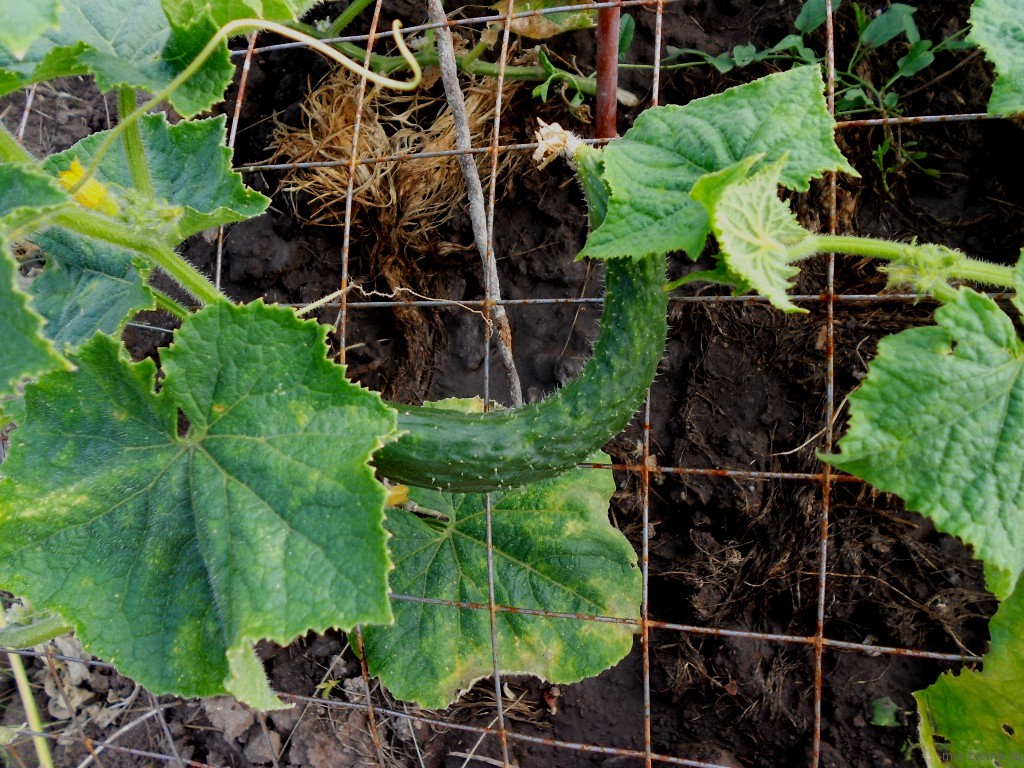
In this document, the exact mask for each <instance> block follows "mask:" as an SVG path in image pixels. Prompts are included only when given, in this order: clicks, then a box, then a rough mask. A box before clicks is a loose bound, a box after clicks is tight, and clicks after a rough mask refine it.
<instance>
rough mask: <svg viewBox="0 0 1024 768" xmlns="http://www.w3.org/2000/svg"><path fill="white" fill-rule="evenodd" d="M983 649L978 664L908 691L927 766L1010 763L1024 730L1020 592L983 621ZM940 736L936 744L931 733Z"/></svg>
mask: <svg viewBox="0 0 1024 768" xmlns="http://www.w3.org/2000/svg"><path fill="white" fill-rule="evenodd" d="M989 633H990V634H991V638H992V639H991V641H990V642H989V652H988V653H986V654H985V657H984V664H983V668H982V669H981V670H980V671H979V670H969V669H965V670H962V671H961V672H960V673H959V674H958V675H954V674H953V673H951V672H945V673H943V675H942V676H941V677H939V679H938V680H937V681H936V682H935V684H934V685H932V686H931V687H929V688H925V689H924V690H923V691H918V692H917V693H915V694H914V698H915V699H917V706H918V712H919V713H920V715H921V741H920V744H921V751H922V753H923V754H924V758H925V763H927V765H928V768H939V766H952V768H968V767H969V766H975V765H980V764H983V763H982V761H981V760H980V759H978V758H977V756H979V755H991V756H993V759H991V760H989V761H986V762H985V763H984V764H987V765H996V764H997V762H996V760H1000V758H998V757H996V756H998V755H1003V756H1004V757H1003V758H1002V759H1001V760H1000V762H1001V763H1002V764H1003V765H1012V764H1013V762H1014V761H1013V760H1012V759H1010V758H1009V756H1011V755H1014V754H1020V751H1021V746H1020V734H1021V733H1024V699H1022V698H1021V695H1020V692H1021V690H1022V688H1024V657H1022V656H1021V654H1020V639H1021V638H1022V637H1024V590H1022V589H1019V588H1018V589H1016V590H1015V591H1014V593H1013V594H1012V595H1010V597H1008V598H1007V599H1006V600H1004V601H1003V603H1002V604H1001V605H1000V606H999V610H998V611H997V612H996V615H995V616H993V617H992V621H991V622H990V623H989ZM936 736H940V737H942V739H943V742H942V744H941V745H940V744H937V743H936V740H935V737H936Z"/></svg>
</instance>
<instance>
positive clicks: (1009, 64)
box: [968, 0, 1024, 115]
mask: <svg viewBox="0 0 1024 768" xmlns="http://www.w3.org/2000/svg"><path fill="white" fill-rule="evenodd" d="M968 39H969V40H970V41H971V42H972V43H975V44H977V45H980V46H981V47H982V49H984V51H985V55H986V56H987V57H988V59H989V61H991V62H992V63H993V64H994V65H995V68H996V81H995V83H994V84H993V85H992V96H991V97H990V98H989V102H988V111H989V114H993V115H1016V114H1019V113H1021V112H1024V0H975V2H974V5H972V6H971V32H970V35H969V36H968Z"/></svg>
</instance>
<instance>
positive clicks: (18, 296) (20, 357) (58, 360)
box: [0, 230, 67, 426]
mask: <svg viewBox="0 0 1024 768" xmlns="http://www.w3.org/2000/svg"><path fill="white" fill-rule="evenodd" d="M16 270H17V263H16V262H15V261H14V259H13V257H12V256H11V254H10V246H9V244H8V242H7V240H6V238H5V237H4V234H3V231H2V230H0V339H3V343H2V344H0V395H4V394H8V393H10V392H12V391H13V390H14V387H15V385H17V384H19V383H20V382H21V381H22V380H23V379H26V378H28V377H30V376H37V375H39V374H41V373H44V372H46V371H51V370H54V369H56V368H66V367H67V363H66V362H65V361H64V359H63V358H62V357H61V356H60V355H58V354H57V353H56V352H55V351H54V349H53V345H52V344H51V343H50V342H49V341H48V340H47V339H46V337H45V336H44V335H43V333H42V328H43V318H42V317H41V316H40V315H39V314H38V313H37V312H36V311H35V310H34V309H32V307H31V306H30V305H29V301H28V296H26V295H25V294H24V293H22V292H21V291H20V290H18V287H17V285H16V284H15V282H14V276H15V273H16ZM0 426H3V425H2V424H0Z"/></svg>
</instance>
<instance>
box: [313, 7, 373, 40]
mask: <svg viewBox="0 0 1024 768" xmlns="http://www.w3.org/2000/svg"><path fill="white" fill-rule="evenodd" d="M372 2H373V0H353V2H352V3H351V4H350V5H349V6H348V7H347V8H346V9H345V10H344V11H342V12H341V14H340V15H339V16H338V18H336V19H335V20H334V21H333V22H332V23H331V26H329V27H328V28H327V33H326V35H325V36H326V37H337V36H338V35H340V34H341V32H342V30H344V29H345V27H347V26H348V25H349V24H351V23H352V21H353V19H355V17H356V16H358V15H359V14H360V13H362V12H363V11H364V10H366V9H367V8H368V7H369V6H370V4H371V3H372Z"/></svg>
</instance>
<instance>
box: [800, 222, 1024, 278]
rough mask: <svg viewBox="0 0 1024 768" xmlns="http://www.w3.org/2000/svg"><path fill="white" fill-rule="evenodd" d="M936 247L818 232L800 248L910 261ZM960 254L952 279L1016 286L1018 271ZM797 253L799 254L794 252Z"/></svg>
mask: <svg viewBox="0 0 1024 768" xmlns="http://www.w3.org/2000/svg"><path fill="white" fill-rule="evenodd" d="M934 247H935V246H932V245H929V244H920V245H915V244H912V243H897V242H892V241H890V240H881V239H879V238H874V237H854V236H850V235H815V236H814V237H812V238H811V239H810V240H809V241H808V245H807V247H806V248H804V247H802V248H800V256H799V257H798V258H803V257H805V256H811V255H813V254H815V253H848V254H852V255H854V256H865V257H867V258H870V259H884V260H886V261H894V262H906V261H907V257H908V256H912V255H915V254H917V255H922V256H924V257H925V258H927V250H928V249H933V248H934ZM950 252H951V253H956V254H957V255H958V256H959V259H958V260H957V261H956V263H954V264H953V265H952V266H951V267H950V268H949V269H948V272H947V276H948V277H949V278H953V279H956V280H967V281H970V282H974V283H984V284H985V285H992V286H996V287H997V288H1010V289H1013V288H1015V287H1016V284H1015V281H1014V274H1013V273H1014V270H1013V268H1012V267H1007V266H1003V265H1002V264H992V263H990V262H987V261H981V260H979V259H973V258H971V257H970V256H966V255H964V254H960V253H959V252H956V251H952V249H950ZM794 255H796V254H795V253H794Z"/></svg>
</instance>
